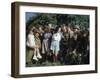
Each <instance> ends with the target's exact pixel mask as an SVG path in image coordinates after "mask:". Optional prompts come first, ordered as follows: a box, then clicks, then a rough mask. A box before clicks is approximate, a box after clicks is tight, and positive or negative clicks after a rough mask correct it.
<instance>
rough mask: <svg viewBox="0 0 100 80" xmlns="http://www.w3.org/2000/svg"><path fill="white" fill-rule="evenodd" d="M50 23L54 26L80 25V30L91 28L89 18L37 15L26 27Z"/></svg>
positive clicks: (69, 15) (85, 16)
mask: <svg viewBox="0 0 100 80" xmlns="http://www.w3.org/2000/svg"><path fill="white" fill-rule="evenodd" d="M49 23H51V24H53V25H61V24H67V25H68V24H73V25H79V26H80V28H89V16H88V15H71V14H48V13H37V14H36V16H33V17H31V18H30V19H29V20H28V21H27V23H26V26H27V27H32V26H38V25H41V26H45V25H47V24H49Z"/></svg>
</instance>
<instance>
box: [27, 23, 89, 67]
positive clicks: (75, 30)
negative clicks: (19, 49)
mask: <svg viewBox="0 0 100 80" xmlns="http://www.w3.org/2000/svg"><path fill="white" fill-rule="evenodd" d="M26 42H27V43H26V50H27V53H26V64H27V65H31V64H40V65H42V64H45V65H46V62H50V63H52V64H53V63H57V62H59V63H60V64H61V65H74V64H75V65H77V64H89V30H88V29H81V28H80V26H78V25H66V24H62V25H60V26H57V27H56V28H55V27H52V24H48V25H46V26H45V27H43V26H38V27H35V26H34V27H32V28H31V29H30V30H29V32H28V34H27V41H26Z"/></svg>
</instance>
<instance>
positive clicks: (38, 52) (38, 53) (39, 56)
mask: <svg viewBox="0 0 100 80" xmlns="http://www.w3.org/2000/svg"><path fill="white" fill-rule="evenodd" d="M36 51H37V58H39V59H41V58H42V56H41V55H40V51H39V49H38V48H36Z"/></svg>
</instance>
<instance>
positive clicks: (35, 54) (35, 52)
mask: <svg viewBox="0 0 100 80" xmlns="http://www.w3.org/2000/svg"><path fill="white" fill-rule="evenodd" d="M33 60H36V61H38V59H37V51H36V48H35V49H34V56H33Z"/></svg>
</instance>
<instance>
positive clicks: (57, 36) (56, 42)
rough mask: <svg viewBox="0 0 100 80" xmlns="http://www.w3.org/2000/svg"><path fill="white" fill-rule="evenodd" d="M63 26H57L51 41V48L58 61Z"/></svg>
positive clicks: (55, 60)
mask: <svg viewBox="0 0 100 80" xmlns="http://www.w3.org/2000/svg"><path fill="white" fill-rule="evenodd" d="M60 40H61V28H59V27H57V28H56V30H55V32H54V34H53V36H52V41H51V48H50V49H51V50H52V52H53V61H54V62H57V60H58V54H59V50H60Z"/></svg>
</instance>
